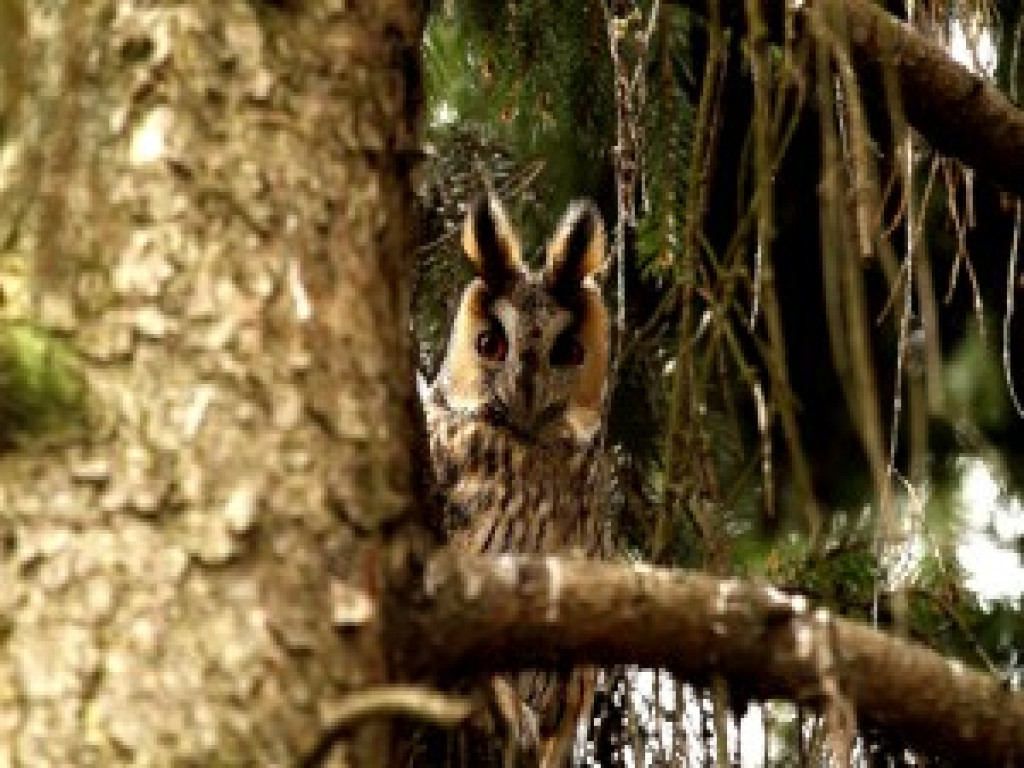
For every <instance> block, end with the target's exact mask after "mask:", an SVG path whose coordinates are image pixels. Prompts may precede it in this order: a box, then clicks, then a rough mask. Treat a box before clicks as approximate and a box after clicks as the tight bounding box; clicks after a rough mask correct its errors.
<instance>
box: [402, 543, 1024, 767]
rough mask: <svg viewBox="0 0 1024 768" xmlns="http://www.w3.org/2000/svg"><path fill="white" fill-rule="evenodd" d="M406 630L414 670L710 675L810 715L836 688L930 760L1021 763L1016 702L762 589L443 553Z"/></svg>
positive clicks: (629, 570)
mask: <svg viewBox="0 0 1024 768" xmlns="http://www.w3.org/2000/svg"><path fill="white" fill-rule="evenodd" d="M412 617H413V618H411V619H410V622H411V623H410V626H411V627H412V629H413V634H412V635H411V636H410V637H415V638H416V640H415V642H413V643H410V644H409V645H408V646H407V648H406V655H407V662H408V663H409V664H410V666H411V667H412V668H417V667H418V668H421V669H426V668H429V669H431V670H434V671H435V672H436V671H439V670H441V671H443V670H444V669H446V668H448V669H451V668H459V669H463V670H467V669H475V670H479V671H480V672H493V671H497V670H498V669H499V668H508V667H510V666H514V665H517V664H535V663H556V664H557V663H559V662H564V661H565V660H566V659H572V660H573V661H574V662H581V661H590V662H596V663H601V664H615V663H636V664H641V665H647V666H655V667H667V668H669V669H671V670H672V671H673V672H674V673H676V674H677V675H679V676H680V677H681V678H683V679H687V680H690V681H692V682H697V683H706V682H708V681H709V680H711V679H712V677H713V676H721V677H723V678H725V679H726V680H727V681H728V683H729V686H730V690H731V692H732V696H733V699H734V700H736V701H743V700H747V699H750V698H784V699H788V700H791V701H797V702H807V703H810V704H812V705H816V706H821V705H823V704H827V701H826V700H827V699H828V697H829V696H830V695H833V696H834V695H835V693H834V692H832V693H830V692H829V690H828V685H826V683H828V682H830V681H835V682H838V694H839V695H840V696H841V697H843V698H844V700H846V701H848V702H850V703H852V704H853V706H854V707H855V711H856V713H857V716H858V718H859V720H860V722H861V723H862V724H868V725H874V726H878V727H881V728H883V729H886V730H888V731H890V732H892V733H895V734H898V736H899V738H900V739H901V740H905V742H906V743H909V744H910V745H914V746H917V747H920V748H922V749H924V750H925V751H926V752H928V753H930V754H939V755H942V756H946V757H952V758H957V759H959V760H962V761H963V762H964V764H965V765H966V764H970V765H992V766H1000V767H1003V766H1008V765H1018V764H1020V763H1021V761H1022V760H1024V695H1022V694H1020V693H1019V692H1018V693H1014V692H1011V691H1009V690H1008V689H1007V688H1006V687H1004V686H1003V685H1002V684H1001V683H1000V682H999V681H997V680H994V679H992V678H991V677H989V676H987V675H984V674H982V673H980V672H977V671H974V670H972V669H969V668H968V667H966V666H965V665H963V664H961V663H959V662H956V661H951V660H948V659H945V658H943V657H941V656H940V655H938V654H936V653H934V652H932V651H930V650H928V649H927V648H925V647H923V646H921V645H918V644H916V643H912V642H909V641H905V640H900V639H897V638H894V637H890V636H888V635H886V634H885V633H882V632H877V631H875V630H872V629H870V628H869V627H866V626H864V625H862V624H859V623H857V622H853V621H849V620H845V619H842V618H838V617H835V616H831V615H829V614H828V613H827V612H825V611H823V610H814V609H812V608H811V607H809V606H808V604H807V601H806V600H805V599H803V598H801V597H795V596H788V595H784V594H782V593H780V592H778V591H777V590H774V589H771V588H767V587H757V586H753V585H749V584H744V583H742V582H739V581H723V580H718V579H714V578H712V577H710V576H707V575H705V574H701V573H692V572H683V571H670V570H661V569H654V568H650V567H647V566H626V565H622V566H613V565H600V566H599V565H595V564H593V563H585V562H581V561H567V560H557V559H554V558H525V557H520V558H513V557H501V558H497V559H496V560H491V561H485V560H482V559H478V558H476V559H474V558H468V557H465V556H459V557H455V556H452V555H450V554H444V555H441V556H439V557H438V558H437V559H435V560H434V561H433V562H432V564H431V568H430V570H429V571H428V574H427V580H426V596H425V599H424V602H423V604H422V605H421V607H420V609H419V611H417V612H416V613H414V614H412ZM428 627H429V628H430V631H429V632H427V631H426V628H428ZM417 630H422V631H417ZM432 638H443V641H441V642H437V643H433V642H430V640H431V639H432ZM499 665H500V666H499Z"/></svg>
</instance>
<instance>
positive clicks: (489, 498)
mask: <svg viewBox="0 0 1024 768" xmlns="http://www.w3.org/2000/svg"><path fill="white" fill-rule="evenodd" d="M463 247H464V250H465V252H466V255H467V256H468V257H469V259H470V261H471V262H472V263H473V264H474V266H475V268H476V271H477V277H476V278H475V279H474V280H473V281H472V282H471V283H470V284H469V285H468V286H467V287H466V289H465V291H464V293H463V296H462V300H461V302H460V305H459V309H458V312H457V314H456V317H455V321H454V324H453V329H452V333H451V336H450V338H449V343H448V349H447V353H446V357H445V361H444V364H443V366H442V369H441V372H440V374H439V375H438V377H437V380H436V381H435V382H434V384H433V386H432V387H431V390H430V392H429V394H428V396H427V400H426V404H425V405H426V412H427V423H428V429H429V433H430V443H431V455H432V460H433V465H434V471H435V476H436V481H437V488H438V490H439V492H440V494H441V496H442V499H443V507H444V513H445V517H446V519H445V524H446V528H447V530H448V531H449V532H450V534H451V536H452V539H453V541H454V542H455V544H456V545H457V546H460V547H463V548H465V549H466V550H467V551H470V552H474V553H484V552H493V553H505V552H518V553H560V554H576V555H579V556H583V557H589V558H601V557H608V556H610V554H611V538H610V533H609V530H610V528H609V521H608V513H607V510H608V502H609V487H610V477H609V469H608V463H607V461H606V460H605V457H604V454H603V452H602V450H601V445H600V432H601V424H602V413H603V406H604V398H605V395H606V386H607V373H608V371H607V368H608V316H607V312H606V310H605V306H604V301H603V299H602V297H601V292H600V287H599V285H598V282H597V279H598V277H599V275H600V272H601V270H602V269H603V267H604V259H605V235H604V227H603V224H602V222H601V218H600V215H599V214H598V213H597V211H596V209H595V208H594V207H593V205H591V204H589V203H574V204H573V205H572V206H570V208H569V211H568V212H567V213H566V215H565V217H564V219H563V221H562V223H561V225H560V226H559V227H558V229H557V230H556V232H555V234H554V236H553V237H552V238H551V240H550V241H549V243H548V246H547V256H546V262H545V264H544V266H543V268H541V269H540V270H536V271H534V270H530V269H529V268H527V267H526V266H525V265H524V264H523V262H522V259H521V256H520V246H519V241H518V238H517V237H516V235H515V233H514V231H513V230H512V228H511V226H510V225H509V223H508V221H507V219H506V217H505V214H504V211H503V210H502V208H501V205H500V203H499V202H498V201H497V200H495V199H493V198H490V199H485V200H483V201H481V202H480V203H479V204H478V205H477V206H475V207H474V208H473V209H472V210H471V211H470V213H469V214H468V216H467V219H466V224H465V228H464V236H463ZM593 680H594V671H593V670H590V669H577V670H572V671H571V672H570V671H569V670H566V671H564V672H563V673H562V674H558V673H555V672H551V671H544V672H536V671H532V670H531V671H526V672H524V673H522V674H521V675H520V676H519V677H518V679H517V680H516V681H514V683H513V684H514V687H515V690H516V691H518V695H519V696H520V697H521V699H522V700H523V701H524V702H526V703H527V704H528V705H529V707H530V709H531V710H532V711H533V713H534V714H535V716H536V725H537V727H538V729H539V732H540V736H541V739H542V744H543V745H544V746H543V750H546V758H545V760H544V762H543V764H544V765H550V766H555V765H561V764H562V763H563V761H564V755H565V752H566V747H567V746H568V744H570V743H571V740H572V737H573V735H574V733H575V723H576V722H577V720H578V719H579V717H580V716H581V715H582V714H583V713H584V712H585V711H586V710H588V709H589V699H590V694H591V692H592V690H593Z"/></svg>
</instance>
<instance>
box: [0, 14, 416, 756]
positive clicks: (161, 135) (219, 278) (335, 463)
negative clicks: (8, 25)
mask: <svg viewBox="0 0 1024 768" xmlns="http://www.w3.org/2000/svg"><path fill="white" fill-rule="evenodd" d="M28 10H29V16H28V38H27V48H26V50H27V51H28V55H29V61H28V69H27V71H28V74H29V77H30V80H29V91H28V92H27V94H26V98H24V99H23V100H22V105H21V114H20V116H21V120H20V121H18V122H17V123H14V124H12V125H11V127H12V128H14V129H16V133H15V134H14V135H13V138H11V140H10V141H8V143H7V144H6V145H4V146H2V147H0V150H2V151H0V157H2V166H0V211H3V213H2V214H0V231H2V233H3V235H4V243H5V245H4V248H5V249H6V250H8V251H10V252H14V253H17V254H19V255H20V256H21V257H23V258H25V259H27V260H28V263H30V264H31V265H32V267H33V276H32V281H31V284H30V285H29V286H27V287H26V288H25V290H26V292H27V295H28V296H30V298H31V300H30V301H28V302H26V307H27V310H26V313H27V314H28V313H30V314H31V316H32V318H33V319H35V320H38V321H40V322H42V323H43V324H44V325H45V327H47V328H48V329H50V330H51V331H52V332H54V333H55V334H57V335H59V336H60V337H61V338H62V339H64V340H66V342H67V343H68V344H69V345H70V346H71V347H72V348H73V349H74V350H75V351H76V353H77V355H78V358H77V359H78V361H79V363H80V372H81V375H82V377H83V381H84V382H85V385H86V391H87V393H88V403H87V405H88V413H89V426H88V428H86V429H83V430H80V431H77V432H74V433H73V434H71V435H70V436H68V435H65V436H63V437H62V438H61V439H60V440H50V441H47V442H46V443H45V444H41V445H34V444H33V445H31V446H27V447H26V448H24V449H23V450H21V451H19V452H17V453H11V454H8V455H5V456H2V457H0V539H2V541H3V549H2V551H0V569H2V573H0V581H2V584H3V586H2V588H0V764H4V765H19V764H20V765H33V766H43V765H55V766H70V765H115V764H119V763H124V762H132V763H137V764H140V765H176V764H186V763H187V764H192V765H197V764H198V765H204V764H205V765H212V764H218V765H294V764H298V763H300V762H301V761H303V760H304V759H306V757H307V756H308V755H309V754H310V753H311V752H313V751H314V750H317V749H322V747H323V745H324V743H325V742H324V740H323V734H324V732H325V730H326V728H327V725H328V724H329V721H330V719H331V718H330V717H329V716H327V715H325V714H324V708H325V707H326V706H327V705H328V704H329V703H330V702H332V701H336V700H337V699H338V698H339V697H341V696H343V695H344V694H345V693H346V692H348V691H351V690H354V689H357V688H360V689H362V688H366V687H367V686H373V685H377V684H380V683H383V682H386V681H387V680H388V679H389V678H390V676H391V673H390V671H389V663H390V662H389V659H388V658H387V657H386V655H385V652H384V647H385V644H384V643H383V642H382V638H383V637H384V636H385V635H386V632H387V627H386V626H385V624H384V621H385V618H386V616H387V615H388V614H387V611H385V610H383V609H382V608H381V604H380V601H379V597H380V595H381V593H382V592H383V591H385V590H386V589H387V588H388V585H389V579H390V578H391V573H392V572H393V571H395V570H396V569H395V568H394V567H393V566H395V565H396V564H397V565H398V566H401V565H402V564H403V563H405V562H406V561H407V560H408V559H409V558H408V556H407V555H408V553H409V552H410V551H411V550H413V549H415V547H416V546H418V544H417V542H420V541H422V540H423V536H422V535H420V534H419V533H418V532H417V531H418V530H419V529H418V528H417V527H416V526H415V519H414V518H413V517H412V516H411V513H412V512H413V511H414V507H413V501H414V500H418V498H419V497H420V496H421V495H422V494H421V493H420V489H419V480H418V477H417V474H416V472H415V467H416V466H417V463H416V462H415V461H414V460H413V456H412V453H411V450H412V448H413V447H414V446H416V445H417V444H419V442H420V440H421V436H420V434H419V432H420V431H421V430H420V428H418V427H417V426H416V424H417V422H416V418H417V413H418V412H417V410H416V406H415V392H414V389H413V376H412V357H411V352H410V339H409V333H408V329H409V321H408V306H407V305H408V298H407V293H408V290H407V285H408V279H407V274H408V272H409V269H408V267H409V259H410V258H411V254H412V252H413V250H412V248H411V247H410V242H409V239H408V234H407V233H408V232H410V231H411V228H410V227H409V220H408V216H409V215H410V212H411V210H412V192H411V184H410V175H409V174H410V169H411V164H412V160H413V159H414V158H415V155H416V152H417V150H418V142H419V139H418V121H419V114H420V72H419V44H420V36H421V28H422V21H423V19H422V13H423V11H422V3H421V2H419V1H418V0H381V1H380V2H374V3H369V2H341V1H340V0H338V1H337V2H319V3H286V2H281V3H271V2H265V3H264V2H243V1H241V0H226V1H224V2H215V3H184V4H183V3H178V2H156V1H153V2H141V0H140V1H139V2H114V0H102V1H100V2H93V3H78V2H56V1H52V2H40V3H31V4H29V5H28ZM399 570H400V569H399ZM370 722H375V721H372V720H371V721H370ZM375 727H377V728H379V727H381V726H375ZM382 735H383V734H382V733H380V732H379V731H378V732H375V733H370V732H367V731H366V729H365V728H364V729H363V735H362V736H360V734H359V732H354V738H351V739H343V740H341V741H339V743H338V744H337V745H336V747H334V748H333V752H331V751H329V750H323V755H322V756H323V757H324V758H327V759H331V760H333V761H337V762H339V764H341V763H344V764H350V763H354V764H362V765H380V764H382V763H383V761H384V759H385V757H384V754H385V753H384V750H386V749H387V743H386V742H387V740H386V738H382Z"/></svg>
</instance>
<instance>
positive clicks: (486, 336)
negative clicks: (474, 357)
mask: <svg viewBox="0 0 1024 768" xmlns="http://www.w3.org/2000/svg"><path fill="white" fill-rule="evenodd" d="M476 351H477V353H478V354H479V355H480V356H481V357H483V358H486V359H488V360H495V361H497V362H501V361H502V360H504V359H505V355H507V354H508V340H507V339H506V338H505V331H504V330H503V329H502V327H501V323H499V322H497V321H496V320H492V321H491V325H490V327H489V328H487V330H485V331H481V332H480V335H479V336H477V337H476Z"/></svg>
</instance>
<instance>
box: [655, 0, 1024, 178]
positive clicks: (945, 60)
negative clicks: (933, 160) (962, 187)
mask: <svg viewBox="0 0 1024 768" xmlns="http://www.w3.org/2000/svg"><path fill="white" fill-rule="evenodd" d="M715 1H716V0H672V3H673V4H674V5H683V6H686V7H689V8H692V9H693V10H695V11H697V12H698V13H704V14H706V13H708V8H709V5H710V4H711V3H712V2H715ZM828 3H833V4H834V7H835V9H837V10H838V12H839V17H840V18H842V19H843V29H842V30H841V32H842V34H843V36H844V37H845V39H847V40H848V41H849V45H850V52H851V58H852V59H853V61H854V62H855V63H856V64H857V66H858V67H859V68H869V69H876V70H877V69H878V68H881V70H882V71H883V73H886V74H891V76H892V77H893V78H894V82H895V84H896V86H897V88H898V90H899V93H900V96H901V98H902V103H903V108H904V110H905V111H906V118H907V120H908V122H909V123H910V124H911V125H912V126H913V127H914V128H915V129H916V130H917V131H918V132H919V133H920V134H921V135H922V136H923V137H925V139H927V140H928V143H929V144H930V145H931V146H932V147H934V148H935V149H936V150H938V151H940V152H942V153H944V154H946V155H950V156H952V157H956V158H958V159H959V160H961V161H963V162H964V163H965V164H967V165H969V166H971V167H972V168H974V169H976V170H978V171H980V172H981V173H982V174H984V175H985V176H987V177H989V178H991V179H992V180H994V181H995V182H997V183H999V184H1000V185H1001V186H1003V187H1004V188H1005V189H1006V190H1008V191H1009V192H1012V193H1014V194H1016V195H1020V196H1024V111H1021V110H1020V109H1018V108H1017V107H1016V106H1014V104H1013V103H1012V102H1011V101H1010V99H1009V98H1007V97H1006V96H1005V95H1004V94H1003V93H1002V92H1001V91H999V89H997V88H996V87H995V86H994V85H992V84H991V83H990V82H988V81H986V80H985V79H984V78H982V77H980V76H978V75H976V74H974V73H972V72H971V71H970V70H968V69H967V68H966V67H964V66H963V65H961V64H959V63H957V62H956V61H954V60H953V59H952V58H950V56H949V54H948V53H947V52H946V51H945V50H944V49H943V48H941V47H940V46H939V45H937V44H935V43H933V42H932V41H930V40H928V39H927V38H925V37H924V36H923V35H921V34H919V33H918V32H916V31H915V30H914V29H913V28H912V27H910V26H909V25H907V24H905V23H903V22H901V21H899V20H897V19H896V18H894V17H893V16H892V15H890V14H889V13H887V12H886V11H885V10H883V9H882V8H880V7H878V6H877V5H875V4H873V3H871V2H868V1H867V0H811V1H810V2H807V3H805V5H804V7H803V8H801V9H800V10H799V11H796V12H795V13H796V15H797V18H798V20H799V19H801V17H803V20H806V16H807V14H810V13H815V12H819V11H822V10H824V7H825V6H826V5H827V4H828ZM721 5H722V24H723V25H726V26H729V27H731V28H733V29H735V30H737V31H742V29H743V27H744V25H745V20H744V19H743V13H742V5H741V4H738V3H735V4H734V3H721ZM763 5H764V20H765V23H766V26H767V28H768V29H769V31H770V33H771V36H772V38H773V39H774V40H775V41H776V42H778V41H779V40H781V39H782V32H781V30H782V27H783V24H782V18H783V15H784V8H785V3H784V2H782V0H765V2H764V4H763ZM733 6H735V7H733ZM737 9H738V10H737ZM798 27H803V28H806V24H799V25H798ZM837 31H838V30H837Z"/></svg>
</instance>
